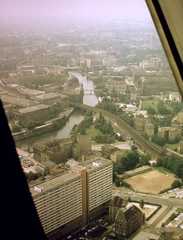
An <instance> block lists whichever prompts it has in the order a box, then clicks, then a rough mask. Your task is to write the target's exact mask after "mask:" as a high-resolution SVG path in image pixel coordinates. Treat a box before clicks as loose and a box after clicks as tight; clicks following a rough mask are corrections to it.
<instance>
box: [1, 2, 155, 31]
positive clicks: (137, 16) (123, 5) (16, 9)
mask: <svg viewBox="0 0 183 240" xmlns="http://www.w3.org/2000/svg"><path fill="white" fill-rule="evenodd" d="M0 8H1V12H0V22H1V27H2V26H3V25H4V24H8V25H12V24H16V23H19V24H23V25H24V26H26V24H28V25H29V24H31V23H32V24H37V25H38V26H40V25H42V26H45V25H47V24H48V25H50V24H53V23H55V24H58V25H59V23H60V24H61V25H62V21H64V23H65V22H70V23H72V21H75V20H79V21H86V22H87V23H88V22H90V23H92V22H96V21H98V22H99V23H100V22H101V23H110V22H115V21H116V20H118V21H119V20H120V21H127V22H131V21H133V22H134V21H141V22H144V23H146V22H150V21H151V17H150V14H149V12H148V9H147V6H146V3H145V1H143V0H141V1H135V0H123V1H121V0H100V1H97V0H94V1H89V0H85V1H80V0H61V1H59V0H53V1H49V0H46V1H36V0H33V1H23V0H18V1H13V0H7V1H6V0H2V1H1V3H0ZM32 27H36V25H32Z"/></svg>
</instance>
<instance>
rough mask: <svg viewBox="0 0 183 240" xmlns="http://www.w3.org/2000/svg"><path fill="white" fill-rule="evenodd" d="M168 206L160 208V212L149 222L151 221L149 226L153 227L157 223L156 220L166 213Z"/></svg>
mask: <svg viewBox="0 0 183 240" xmlns="http://www.w3.org/2000/svg"><path fill="white" fill-rule="evenodd" d="M167 208H168V207H167V206H162V207H161V208H160V210H159V211H158V212H157V213H156V214H155V215H154V216H153V217H152V218H151V219H150V220H149V221H147V223H148V224H149V225H151V224H153V223H154V222H155V221H156V219H157V218H158V217H159V216H160V215H161V214H162V213H163V212H164V211H166V210H167Z"/></svg>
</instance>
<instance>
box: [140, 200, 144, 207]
mask: <svg viewBox="0 0 183 240" xmlns="http://www.w3.org/2000/svg"><path fill="white" fill-rule="evenodd" d="M139 205H140V207H141V208H143V207H144V200H143V199H141V200H140V203H139Z"/></svg>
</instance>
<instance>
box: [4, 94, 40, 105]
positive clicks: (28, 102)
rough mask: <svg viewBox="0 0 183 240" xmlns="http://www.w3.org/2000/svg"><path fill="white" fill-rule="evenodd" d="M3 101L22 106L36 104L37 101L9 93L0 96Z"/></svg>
mask: <svg viewBox="0 0 183 240" xmlns="http://www.w3.org/2000/svg"><path fill="white" fill-rule="evenodd" d="M1 99H2V102H3V103H10V104H13V105H18V106H24V107H29V106H33V105H38V104H39V102H38V101H34V100H29V99H25V98H18V97H13V96H9V95H2V97H1Z"/></svg>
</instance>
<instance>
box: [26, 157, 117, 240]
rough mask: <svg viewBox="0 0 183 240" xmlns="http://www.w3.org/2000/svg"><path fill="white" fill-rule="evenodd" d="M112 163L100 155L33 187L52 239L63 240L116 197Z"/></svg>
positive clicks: (48, 234) (71, 166)
mask: <svg viewBox="0 0 183 240" xmlns="http://www.w3.org/2000/svg"><path fill="white" fill-rule="evenodd" d="M112 172H113V171H112V162H111V161H110V160H107V159H104V158H96V159H92V160H89V161H86V162H83V163H78V162H77V163H76V162H74V164H73V165H72V164H71V165H70V166H69V169H68V171H65V172H64V173H62V174H60V175H57V176H56V177H53V178H52V179H49V180H46V181H43V182H41V183H40V184H39V185H35V186H31V187H30V192H31V194H32V197H33V201H34V203H35V206H36V209H37V212H38V215H39V218H40V221H41V224H42V226H43V229H44V231H45V233H46V234H47V237H48V239H61V237H62V236H65V235H66V234H68V233H69V232H71V231H74V230H77V229H80V228H82V227H84V226H86V225H87V224H88V223H89V221H91V220H92V219H94V218H95V217H97V216H100V215H101V214H102V213H103V212H104V211H105V210H106V208H107V207H108V204H109V201H110V200H111V197H112Z"/></svg>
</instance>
